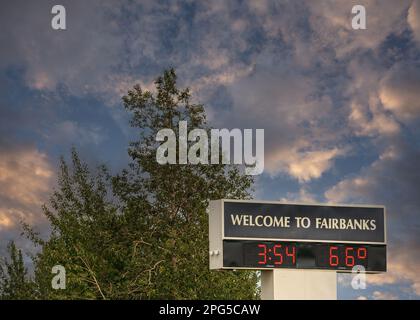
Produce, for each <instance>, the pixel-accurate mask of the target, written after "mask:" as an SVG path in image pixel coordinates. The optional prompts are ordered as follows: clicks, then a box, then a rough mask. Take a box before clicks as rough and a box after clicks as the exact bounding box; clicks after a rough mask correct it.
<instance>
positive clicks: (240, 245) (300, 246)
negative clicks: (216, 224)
mask: <svg viewBox="0 0 420 320" xmlns="http://www.w3.org/2000/svg"><path fill="white" fill-rule="evenodd" d="M223 251H224V253H223V265H224V267H227V268H235V267H238V268H240V267H243V268H252V269H273V268H292V269H327V270H338V271H340V270H341V271H343V272H345V271H351V270H352V268H353V267H354V266H363V267H364V268H365V271H368V272H383V271H386V246H385V245H372V244H351V243H345V244H344V243H316V242H279V241H250V240H224V241H223Z"/></svg>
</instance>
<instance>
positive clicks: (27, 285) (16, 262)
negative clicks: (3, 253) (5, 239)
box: [0, 242, 33, 300]
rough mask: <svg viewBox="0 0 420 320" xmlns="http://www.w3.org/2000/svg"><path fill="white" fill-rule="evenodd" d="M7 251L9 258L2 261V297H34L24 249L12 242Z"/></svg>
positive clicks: (0, 273)
mask: <svg viewBox="0 0 420 320" xmlns="http://www.w3.org/2000/svg"><path fill="white" fill-rule="evenodd" d="M7 253H8V254H9V258H8V259H3V261H0V299H5V300H15V299H30V298H32V289H33V288H32V283H31V282H30V281H29V279H28V276H27V270H26V268H25V265H24V262H23V256H22V251H21V250H18V249H17V248H16V245H15V243H14V242H10V243H9V245H8V246H7Z"/></svg>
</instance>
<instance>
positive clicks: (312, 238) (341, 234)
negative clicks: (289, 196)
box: [221, 199, 387, 245]
mask: <svg viewBox="0 0 420 320" xmlns="http://www.w3.org/2000/svg"><path fill="white" fill-rule="evenodd" d="M226 205H236V206H243V207H248V208H249V207H251V209H255V208H256V207H262V208H264V209H267V208H270V209H271V210H270V211H271V212H272V213H273V211H272V209H273V208H274V207H277V208H288V209H289V210H286V211H289V212H288V213H289V215H288V216H291V218H294V217H295V216H297V215H293V214H290V213H291V211H292V210H293V209H296V208H299V209H304V210H303V211H305V210H311V209H313V208H315V209H318V211H322V210H323V209H326V212H327V214H326V215H325V216H323V217H321V218H337V219H340V218H345V219H355V218H360V219H363V218H366V213H369V211H370V212H372V213H373V212H374V211H375V212H376V213H375V214H373V215H371V216H370V217H371V218H372V217H374V216H375V218H376V219H377V218H378V217H379V218H380V221H379V223H378V224H377V225H376V230H375V231H377V230H378V231H379V232H376V234H377V236H376V237H377V239H368V236H365V237H361V238H353V239H351V238H349V236H348V237H346V236H345V234H346V233H347V234H349V233H353V235H354V234H355V233H356V232H352V231H350V232H346V231H344V230H341V229H340V230H334V231H333V232H332V234H333V235H330V236H324V237H322V236H321V235H322V233H324V234H327V231H320V230H318V232H315V233H316V235H314V233H312V234H310V232H309V231H313V229H309V230H308V229H304V228H300V231H301V232H302V234H303V233H305V234H306V235H305V236H302V237H299V236H294V237H293V236H283V237H276V236H270V235H269V236H267V235H261V236H259V235H255V232H249V231H250V230H252V229H254V230H256V229H255V228H250V227H248V228H244V227H242V229H243V230H244V229H247V230H244V231H247V233H243V234H238V233H239V232H238V231H236V232H232V230H229V228H230V227H231V225H229V224H227V223H226V220H227V219H228V218H229V217H228V216H227V214H229V212H228V213H226V211H225V209H226V208H225V206H226ZM252 207H253V208H252ZM333 211H342V212H345V211H346V213H347V214H351V213H353V216H346V215H341V216H335V217H334V216H333V213H336V212H333ZM357 211H358V212H359V214H358V215H356V216H355V215H354V213H355V212H357ZM237 212H238V214H239V213H241V214H250V215H254V216H256V215H255V214H253V213H254V212H252V211H250V210H238V211H237ZM261 212H263V211H261ZM299 212H302V210H301V211H299ZM380 212H382V213H380ZM221 214H222V217H221V223H222V239H223V240H235V239H236V240H262V241H296V242H328V243H354V244H385V245H386V244H387V230H386V208H385V206H383V205H349V204H316V203H311V204H303V203H292V202H276V201H255V200H231V199H222V208H221ZM278 216H279V215H278ZM299 216H307V215H302V214H300V215H299ZM317 217H318V216H317ZM312 218H316V217H315V216H313V217H312ZM312 222H313V221H312V220H311V227H310V228H312V227H313V224H312ZM263 230H264V229H263V228H260V230H259V231H263ZM284 230H285V231H286V232H284V233H285V234H287V233H289V234H290V233H297V232H298V231H297V230H296V229H295V230H290V229H287V230H286V229H284ZM275 231H277V230H275ZM290 231H291V232H290ZM330 234H331V232H330Z"/></svg>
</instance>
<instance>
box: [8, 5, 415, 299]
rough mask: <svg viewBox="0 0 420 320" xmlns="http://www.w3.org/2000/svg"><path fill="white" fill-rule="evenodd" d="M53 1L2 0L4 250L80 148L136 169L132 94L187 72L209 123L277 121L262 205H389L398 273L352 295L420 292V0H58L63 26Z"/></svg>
mask: <svg viewBox="0 0 420 320" xmlns="http://www.w3.org/2000/svg"><path fill="white" fill-rule="evenodd" d="M54 4H57V1H46V0H42V1H41V0H40V1H30V2H28V1H3V2H2V5H1V11H0V28H1V30H3V32H2V33H1V34H0V45H1V46H0V48H1V49H0V240H1V242H2V244H4V243H6V242H7V241H8V240H10V239H14V238H17V237H18V234H19V231H18V228H19V220H20V219H22V218H23V219H25V220H27V221H28V222H30V223H32V224H34V225H37V226H38V227H39V228H40V229H41V230H47V227H46V225H45V221H44V220H43V218H42V216H41V214H40V210H39V209H36V208H40V206H41V204H42V203H43V202H45V201H46V199H47V197H48V194H49V192H50V190H51V187H53V186H54V181H55V176H56V172H57V162H58V159H59V156H60V155H63V154H64V155H68V153H69V150H70V148H71V146H76V147H77V148H78V149H79V150H80V152H81V154H82V157H83V158H84V159H85V160H86V161H87V162H88V163H89V164H91V165H95V164H98V163H102V162H105V163H106V164H107V165H108V166H109V167H110V168H112V170H115V171H118V170H120V169H121V168H123V167H124V166H125V165H126V164H127V162H128V156H127V153H126V148H127V144H128V142H129V141H130V140H132V139H133V135H134V133H133V132H132V131H131V130H130V128H129V126H128V114H127V113H126V112H125V110H124V109H123V107H122V103H121V99H120V98H121V96H122V95H123V94H125V93H126V92H127V90H128V89H130V88H131V87H132V86H133V85H134V84H136V83H139V84H140V85H141V86H143V87H144V88H146V89H151V88H153V86H152V83H153V79H155V78H156V77H157V76H158V75H159V74H161V72H162V71H163V70H164V69H165V68H168V67H174V68H176V71H177V74H178V79H179V84H180V85H181V86H188V87H190V88H191V90H192V93H193V97H194V99H195V101H197V102H201V103H203V104H204V105H205V107H206V112H207V115H208V120H209V122H210V124H211V125H213V126H214V127H217V128H235V127H237V128H262V129H264V130H265V171H264V173H263V174H262V175H261V176H259V177H258V178H257V180H256V183H255V198H257V199H264V200H293V201H303V202H313V201H316V202H341V203H375V204H384V205H386V206H387V213H388V224H389V227H388V242H389V260H388V264H389V272H387V273H386V274H382V275H375V276H368V288H367V289H366V290H363V291H360V290H358V291H356V290H353V289H352V288H351V286H349V279H348V277H342V276H340V279H339V283H340V285H339V298H343V299H356V298H368V299H382V298H407V299H418V298H419V296H420V276H419V274H418V271H419V269H420V232H419V231H420V223H419V222H420V211H419V210H420V197H419V193H420V182H419V181H420V179H419V178H420V173H419V172H418V165H417V163H418V159H419V158H420V129H419V128H420V126H419V124H420V90H419V89H420V1H418V0H414V1H412V0H401V1H393V0H381V1H373V0H372V1H361V0H360V1H347V0H343V1H332V0H308V1H304V0H299V1H268V0H264V1H263V0H261V1H146V0H144V1H135V0H132V1H119V2H116V1H106V0H105V1H96V0H91V1H81V0H72V1H64V0H61V1H60V4H62V5H64V6H65V8H66V12H67V30H65V31H55V30H53V29H52V28H51V19H52V15H51V8H52V6H53V5H54ZM354 4H362V5H364V6H365V7H366V10H367V29H366V30H353V29H352V28H351V18H352V16H351V8H352V6H353V5H354ZM22 245H24V246H28V244H25V243H22ZM27 249H28V250H29V249H30V248H29V246H28V247H27Z"/></svg>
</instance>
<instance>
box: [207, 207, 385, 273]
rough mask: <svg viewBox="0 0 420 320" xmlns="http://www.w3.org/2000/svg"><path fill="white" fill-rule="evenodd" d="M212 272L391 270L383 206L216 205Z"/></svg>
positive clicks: (212, 213)
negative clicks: (387, 263)
mask: <svg viewBox="0 0 420 320" xmlns="http://www.w3.org/2000/svg"><path fill="white" fill-rule="evenodd" d="M209 238H210V269H239V268H242V269H274V268H290V269H320V270H332V271H341V272H350V271H351V270H353V268H355V267H356V268H358V270H362V271H366V272H384V271H386V219H385V207H383V206H373V205H372V206H364V205H360V206H353V205H329V204H325V205H323V204H291V203H280V202H267V201H248V200H227V199H221V200H216V201H211V203H210V206H209Z"/></svg>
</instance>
